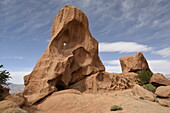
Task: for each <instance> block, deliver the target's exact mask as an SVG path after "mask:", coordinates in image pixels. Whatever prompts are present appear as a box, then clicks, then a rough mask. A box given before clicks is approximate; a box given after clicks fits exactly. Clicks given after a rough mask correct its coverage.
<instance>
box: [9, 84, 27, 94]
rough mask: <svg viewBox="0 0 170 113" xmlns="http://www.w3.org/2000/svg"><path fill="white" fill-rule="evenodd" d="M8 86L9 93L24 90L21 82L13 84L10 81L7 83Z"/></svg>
mask: <svg viewBox="0 0 170 113" xmlns="http://www.w3.org/2000/svg"><path fill="white" fill-rule="evenodd" d="M9 88H10V91H9V92H10V94H15V93H19V92H22V91H23V90H24V85H23V84H13V83H11V84H10V85H9Z"/></svg>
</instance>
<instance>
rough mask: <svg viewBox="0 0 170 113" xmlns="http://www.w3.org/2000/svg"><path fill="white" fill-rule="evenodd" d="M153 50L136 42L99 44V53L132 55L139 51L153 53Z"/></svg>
mask: <svg viewBox="0 0 170 113" xmlns="http://www.w3.org/2000/svg"><path fill="white" fill-rule="evenodd" d="M151 50H152V48H151V47H149V46H148V45H142V44H138V43H136V42H123V41H122V42H114V43H99V52H119V53H130V52H138V51H151Z"/></svg>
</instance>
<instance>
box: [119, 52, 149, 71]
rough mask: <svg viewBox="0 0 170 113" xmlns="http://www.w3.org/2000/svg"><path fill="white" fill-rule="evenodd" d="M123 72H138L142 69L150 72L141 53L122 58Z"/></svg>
mask: <svg viewBox="0 0 170 113" xmlns="http://www.w3.org/2000/svg"><path fill="white" fill-rule="evenodd" d="M120 64H121V68H122V72H136V71H139V70H142V69H145V70H150V69H149V66H148V63H147V61H146V59H145V57H144V56H143V54H142V53H141V52H138V53H136V55H135V56H125V57H121V58H120Z"/></svg>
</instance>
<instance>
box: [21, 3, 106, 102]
mask: <svg viewBox="0 0 170 113" xmlns="http://www.w3.org/2000/svg"><path fill="white" fill-rule="evenodd" d="M104 70H105V68H104V66H103V64H102V62H101V61H100V58H99V57H98V42H97V41H96V40H95V39H94V38H93V37H92V35H91V33H90V31H89V27H88V19H87V17H86V15H85V14H84V13H83V12H82V11H81V10H80V9H78V8H75V7H73V6H70V5H67V6H65V7H64V8H62V9H61V10H60V11H59V13H58V14H57V16H56V17H55V19H54V21H53V25H52V36H51V40H50V43H49V45H48V47H47V49H46V51H45V53H44V54H43V56H42V57H41V58H40V59H39V60H38V62H37V64H36V66H35V68H34V69H33V71H32V72H31V74H29V75H27V76H25V77H24V84H25V89H24V96H25V97H26V98H27V101H28V104H30V105H32V104H34V103H35V102H37V101H38V100H40V99H42V98H44V97H46V96H47V95H49V94H51V93H52V92H54V91H56V90H62V89H65V88H67V87H68V86H69V85H70V84H73V83H75V82H77V81H80V80H81V79H83V78H85V77H86V76H89V75H92V74H94V73H97V72H99V71H104Z"/></svg>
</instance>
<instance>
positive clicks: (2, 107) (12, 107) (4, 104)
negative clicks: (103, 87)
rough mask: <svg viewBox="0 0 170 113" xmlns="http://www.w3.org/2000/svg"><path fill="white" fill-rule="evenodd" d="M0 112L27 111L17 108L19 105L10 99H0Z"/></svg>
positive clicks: (24, 112) (17, 112)
mask: <svg viewBox="0 0 170 113" xmlns="http://www.w3.org/2000/svg"><path fill="white" fill-rule="evenodd" d="M0 113H28V112H27V111H25V110H22V109H21V108H19V106H18V105H17V104H16V103H15V102H13V101H10V100H3V101H0Z"/></svg>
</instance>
